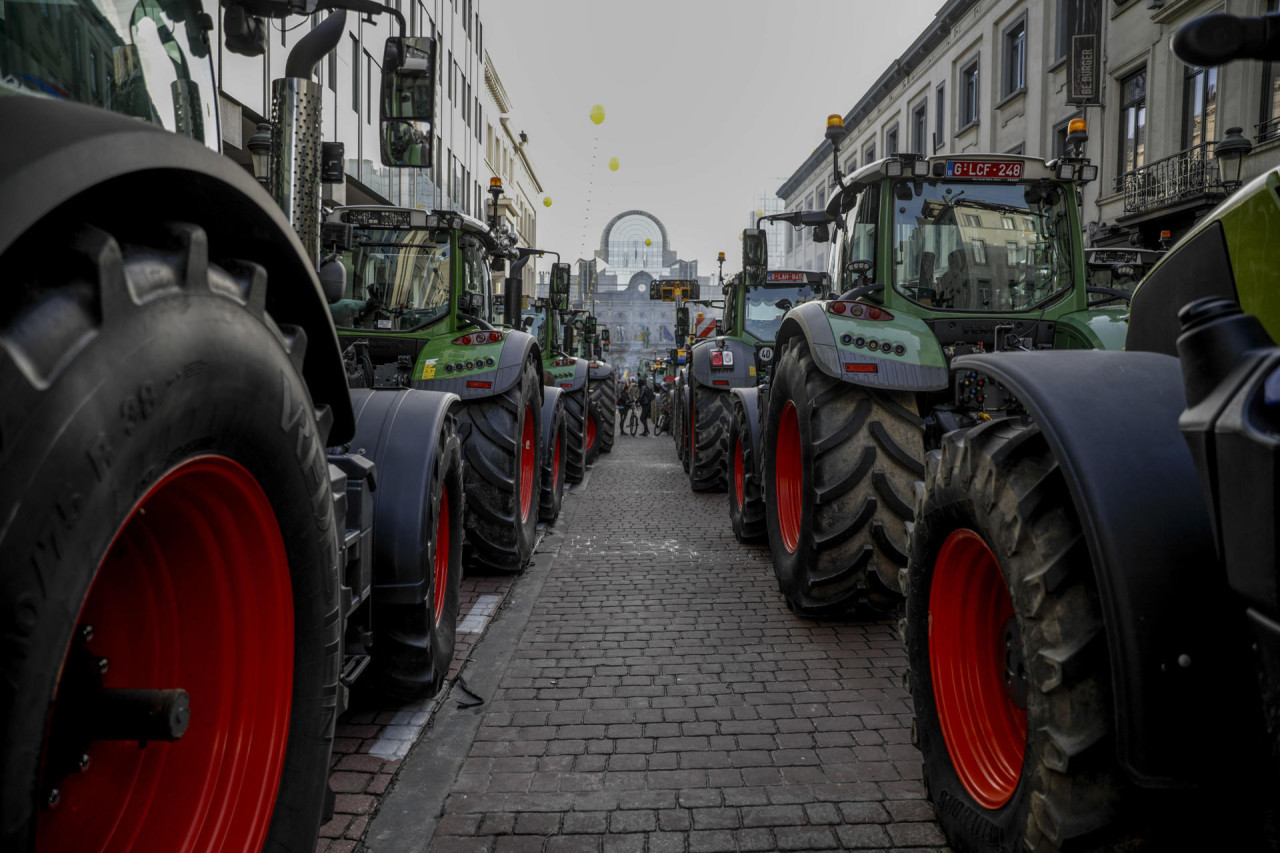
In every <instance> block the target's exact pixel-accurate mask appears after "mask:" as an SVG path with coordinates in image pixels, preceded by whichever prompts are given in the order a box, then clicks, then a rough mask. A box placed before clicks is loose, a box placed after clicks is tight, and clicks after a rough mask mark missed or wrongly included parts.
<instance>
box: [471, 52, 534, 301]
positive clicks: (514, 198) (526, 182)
mask: <svg viewBox="0 0 1280 853" xmlns="http://www.w3.org/2000/svg"><path fill="white" fill-rule="evenodd" d="M484 84H485V85H484V90H485V98H484V100H483V101H482V104H483V105H484V112H483V119H484V163H485V169H484V171H485V173H486V174H487V175H489V176H490V177H494V176H496V177H500V178H501V179H502V187H503V195H502V198H501V200H500V201H499V203H498V210H497V215H498V221H499V223H500V224H501V225H506V226H509V227H510V228H511V229H512V230H513V231H515V234H516V245H517V246H536V245H537V244H538V206H539V205H541V203H542V183H541V182H540V181H539V180H538V176H537V174H536V173H535V172H534V170H533V164H532V163H531V162H530V160H529V152H528V145H529V135H528V134H527V133H525V132H524V131H523V130H520V129H519V128H518V127H515V126H513V121H514V116H513V112H512V108H511V99H510V98H509V97H508V95H507V90H506V89H505V88H504V87H503V85H502V78H501V77H499V76H498V71H497V69H496V68H494V65H493V59H492V57H490V56H489V53H488V51H486V52H485V55H484ZM491 208H492V199H491V198H490V199H487V200H486V207H485V211H486V215H487V213H488V211H489V210H490V209H491ZM486 221H487V220H486ZM536 266H537V264H536V263H535V262H530V263H528V264H526V265H525V266H524V268H523V270H522V271H521V274H520V275H521V285H520V290H521V292H522V293H523V294H524V295H525V297H526V298H528V299H532V298H533V297H534V296H535V295H536V291H537V271H536ZM493 283H494V292H495V293H501V292H503V291H504V289H505V288H506V276H505V274H504V273H498V272H495V273H494V276H493Z"/></svg>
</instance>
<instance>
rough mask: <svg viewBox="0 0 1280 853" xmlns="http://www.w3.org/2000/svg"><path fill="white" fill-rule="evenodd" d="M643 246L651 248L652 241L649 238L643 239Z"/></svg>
mask: <svg viewBox="0 0 1280 853" xmlns="http://www.w3.org/2000/svg"><path fill="white" fill-rule="evenodd" d="M644 244H645V245H646V246H652V245H653V240H652V239H651V238H649V237H645V238H644Z"/></svg>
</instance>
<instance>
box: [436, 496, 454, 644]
mask: <svg viewBox="0 0 1280 853" xmlns="http://www.w3.org/2000/svg"><path fill="white" fill-rule="evenodd" d="M435 546H436V558H435V562H434V564H433V571H432V574H433V576H434V577H435V595H434V596H433V598H432V602H433V604H434V606H435V611H434V612H435V620H436V625H437V626H439V625H440V619H441V618H442V617H443V616H444V599H445V596H446V595H448V593H449V549H450V542H449V490H448V489H442V490H441V491H440V513H439V514H438V515H437V516H436V538H435Z"/></svg>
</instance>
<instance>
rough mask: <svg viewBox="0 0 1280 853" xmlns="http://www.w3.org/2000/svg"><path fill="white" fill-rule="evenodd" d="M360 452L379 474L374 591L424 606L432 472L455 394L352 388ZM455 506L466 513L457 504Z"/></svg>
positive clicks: (387, 600)
mask: <svg viewBox="0 0 1280 853" xmlns="http://www.w3.org/2000/svg"><path fill="white" fill-rule="evenodd" d="M351 402H352V407H353V408H354V410H355V420H356V433H355V438H354V439H353V440H352V442H351V449H352V451H353V452H355V453H358V454H360V455H361V456H364V457H366V458H368V459H370V460H371V461H372V462H373V464H374V465H375V466H377V471H378V488H377V489H376V490H375V491H374V493H373V596H374V600H375V601H377V602H379V603H384V604H420V603H422V602H423V601H425V600H426V596H427V594H428V592H429V590H428V589H427V584H428V582H429V580H430V578H429V577H428V576H427V565H426V556H425V555H426V547H427V542H428V540H429V539H430V538H431V536H432V535H433V530H432V529H431V523H430V518H431V513H430V507H429V506H428V502H429V501H430V500H431V476H432V472H433V471H434V469H435V464H436V454H437V453H438V452H439V449H440V432H441V430H442V429H443V427H444V423H445V419H446V418H450V417H453V415H452V414H451V411H452V409H453V407H454V406H455V405H457V404H458V397H457V396H456V395H454V394H440V393H436V392H431V391H415V390H412V389H409V388H376V389H372V390H371V389H356V390H353V391H351ZM454 511H455V512H457V511H459V508H458V507H454Z"/></svg>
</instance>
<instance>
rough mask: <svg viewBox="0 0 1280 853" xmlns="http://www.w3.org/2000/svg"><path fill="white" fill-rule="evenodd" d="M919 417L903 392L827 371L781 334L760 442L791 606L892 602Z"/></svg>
mask: <svg viewBox="0 0 1280 853" xmlns="http://www.w3.org/2000/svg"><path fill="white" fill-rule="evenodd" d="M923 426H924V424H923V421H922V420H921V418H920V417H919V415H917V414H916V403H915V399H914V397H913V396H912V395H910V394H902V393H896V394H895V393H892V392H882V391H875V390H872V389H868V388H864V387H860V386H856V385H850V384H848V383H844V382H841V381H839V380H837V379H832V378H831V377H829V376H827V375H826V374H825V373H823V372H822V371H821V370H819V369H818V366H817V365H816V364H814V361H813V356H812V355H811V354H810V352H809V349H808V346H807V345H806V343H805V341H804V339H803V338H799V337H797V338H792V339H791V340H789V341H788V342H787V343H786V345H785V347H784V348H783V352H782V356H781V358H780V359H779V360H778V366H777V369H776V372H775V374H774V381H773V388H772V391H771V393H770V394H769V410H768V418H767V420H766V425H765V432H764V438H763V440H762V442H761V443H762V447H763V455H764V463H765V467H764V471H765V474H764V482H765V483H766V484H767V485H766V488H769V489H771V490H772V491H770V492H769V499H768V500H766V501H765V519H766V523H767V525H768V529H769V545H770V548H771V549H772V551H773V569H774V573H775V574H776V575H777V577H778V587H779V589H780V590H781V591H782V594H783V595H784V596H785V597H786V599H787V603H788V605H789V606H790V607H791V608H792V609H793V610H795V611H796V612H798V613H806V614H815V615H816V614H833V613H849V612H854V611H864V612H866V613H867V615H872V614H876V613H886V612H890V611H892V610H893V609H895V608H896V607H897V606H898V602H899V592H900V591H899V588H898V572H899V571H900V570H901V569H902V568H904V567H905V566H906V564H907V528H906V525H907V524H909V523H910V522H911V521H912V517H913V515H912V506H911V503H910V500H911V499H910V495H911V494H912V489H913V485H914V483H915V482H916V481H917V480H919V479H920V477H922V476H923V475H924V463H923V457H924V437H923Z"/></svg>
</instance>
